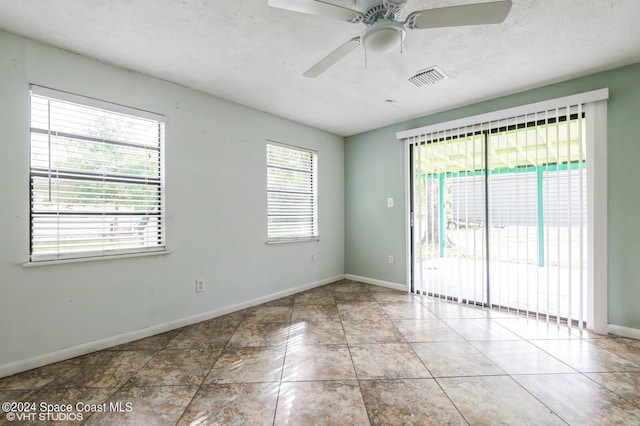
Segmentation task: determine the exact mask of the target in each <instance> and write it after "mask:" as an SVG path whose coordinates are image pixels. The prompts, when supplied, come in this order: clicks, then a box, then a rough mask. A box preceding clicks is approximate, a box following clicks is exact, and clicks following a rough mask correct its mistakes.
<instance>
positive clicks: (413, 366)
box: [349, 343, 431, 380]
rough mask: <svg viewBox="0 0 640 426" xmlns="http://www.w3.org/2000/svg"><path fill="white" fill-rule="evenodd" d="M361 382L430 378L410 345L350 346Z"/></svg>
mask: <svg viewBox="0 0 640 426" xmlns="http://www.w3.org/2000/svg"><path fill="white" fill-rule="evenodd" d="M349 349H350V350H351V357H352V358H353V365H354V366H355V368H356V374H357V375H358V379H359V380H369V379H399V378H418V379H419V378H430V377H431V374H429V372H428V371H427V369H426V368H425V366H424V365H423V364H422V363H421V362H420V358H418V356H417V355H416V353H415V352H414V351H413V349H412V348H411V346H410V345H409V344H408V343H380V344H369V345H350V346H349Z"/></svg>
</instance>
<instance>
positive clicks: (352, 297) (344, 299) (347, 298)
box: [333, 292, 376, 303]
mask: <svg viewBox="0 0 640 426" xmlns="http://www.w3.org/2000/svg"><path fill="white" fill-rule="evenodd" d="M333 299H334V300H335V301H336V303H376V299H375V298H374V297H373V296H372V295H371V294H369V293H367V292H334V293H333Z"/></svg>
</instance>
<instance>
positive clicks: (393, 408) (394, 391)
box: [360, 379, 467, 426]
mask: <svg viewBox="0 0 640 426" xmlns="http://www.w3.org/2000/svg"><path fill="white" fill-rule="evenodd" d="M360 386H361V388H362V394H363V396H364V402H365V405H366V407H367V413H368V414H369V421H370V422H371V424H373V425H416V426H422V425H466V424H467V423H466V422H465V421H464V419H463V417H462V416H461V415H460V413H459V412H458V410H457V409H456V407H455V406H454V405H453V404H452V403H451V401H450V400H449V398H448V397H447V396H446V395H445V393H444V392H443V391H442V389H440V386H438V384H437V383H436V381H435V380H433V379H396V380H363V381H361V382H360ZM425 401H428V403H425Z"/></svg>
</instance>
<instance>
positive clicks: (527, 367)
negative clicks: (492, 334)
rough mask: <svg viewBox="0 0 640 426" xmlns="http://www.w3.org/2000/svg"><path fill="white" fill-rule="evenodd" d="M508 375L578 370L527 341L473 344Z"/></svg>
mask: <svg viewBox="0 0 640 426" xmlns="http://www.w3.org/2000/svg"><path fill="white" fill-rule="evenodd" d="M471 344H472V345H473V346H474V347H475V348H476V349H478V350H479V351H480V352H482V353H483V354H485V355H486V356H487V357H488V358H489V359H491V361H493V362H494V363H495V364H496V365H497V366H498V367H500V368H501V369H502V370H504V371H505V372H506V373H507V374H544V373H575V372H576V370H574V369H573V368H571V367H569V366H568V365H567V364H565V363H563V362H562V361H559V360H558V359H556V358H554V357H553V356H551V355H549V354H548V353H546V352H544V351H543V350H542V349H540V348H538V347H536V346H534V345H532V344H531V343H529V342H525V341H510V340H488V341H483V342H471Z"/></svg>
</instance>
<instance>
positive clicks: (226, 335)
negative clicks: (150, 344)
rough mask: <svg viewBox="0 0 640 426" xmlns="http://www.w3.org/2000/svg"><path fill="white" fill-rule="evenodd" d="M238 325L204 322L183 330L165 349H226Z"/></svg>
mask: <svg viewBox="0 0 640 426" xmlns="http://www.w3.org/2000/svg"><path fill="white" fill-rule="evenodd" d="M236 328H237V325H233V324H222V325H220V324H218V323H215V322H202V323H198V324H194V325H191V326H189V327H185V328H183V329H181V332H180V334H178V335H177V336H176V337H174V338H173V340H171V341H170V342H169V343H168V344H167V346H166V347H165V349H202V350H207V349H212V348H224V347H225V346H226V345H227V343H228V342H229V339H231V336H232V335H233V333H234V332H235V331H236Z"/></svg>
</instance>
